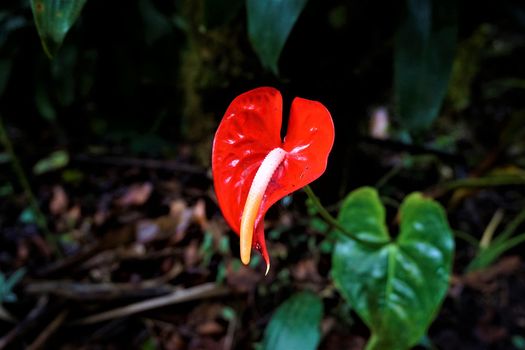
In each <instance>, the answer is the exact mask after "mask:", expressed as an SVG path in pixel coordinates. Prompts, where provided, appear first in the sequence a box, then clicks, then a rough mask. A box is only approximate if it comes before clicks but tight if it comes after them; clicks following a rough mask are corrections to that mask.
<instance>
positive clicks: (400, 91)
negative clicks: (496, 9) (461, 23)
mask: <svg viewBox="0 0 525 350" xmlns="http://www.w3.org/2000/svg"><path fill="white" fill-rule="evenodd" d="M456 36H457V2H456V1H454V0H406V16H405V19H404V20H403V21H402V23H401V26H400V28H399V30H398V33H397V36H396V48H395V57H394V85H395V94H396V101H397V107H398V113H399V118H400V119H401V121H402V123H403V125H404V126H405V127H406V128H408V129H410V130H419V129H423V128H426V127H428V126H429V125H430V123H432V121H433V120H434V119H435V118H436V117H437V115H438V113H439V109H440V107H441V103H442V102H443V99H444V98H445V94H446V92H447V86H448V81H449V78H450V73H451V71H452V63H453V60H454V54H455V48H456Z"/></svg>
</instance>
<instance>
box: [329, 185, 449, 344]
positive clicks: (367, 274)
mask: <svg viewBox="0 0 525 350" xmlns="http://www.w3.org/2000/svg"><path fill="white" fill-rule="evenodd" d="M399 213H400V220H401V225H400V233H399V235H398V236H397V238H391V237H390V235H389V233H388V231H387V228H386V225H385V209H384V207H383V205H382V204H381V202H380V200H379V197H378V195H377V192H376V191H375V190H374V189H372V188H362V189H358V190H356V191H354V192H352V193H350V195H349V196H348V197H347V198H346V199H345V201H344V203H343V206H342V208H341V211H340V213H339V217H338V220H339V221H340V223H341V225H343V226H344V227H346V228H347V229H348V231H349V232H352V233H354V234H356V235H358V236H359V238H361V241H359V242H358V241H356V240H354V239H352V238H350V237H348V236H346V235H344V234H342V233H340V234H339V237H338V241H337V243H336V247H335V251H334V254H333V261H332V276H333V278H334V281H335V284H336V286H337V288H338V289H339V291H340V292H341V294H342V295H343V297H344V298H345V299H346V300H347V301H348V302H349V303H350V304H351V306H352V307H353V308H354V310H355V311H356V312H357V313H358V314H359V316H360V317H361V318H362V320H363V321H364V322H365V323H366V324H367V325H368V327H369V328H370V330H371V332H372V336H371V339H370V341H369V343H368V346H367V349H368V350H371V349H374V350H375V349H389V350H402V349H408V348H409V347H410V346H413V345H414V344H416V343H417V342H418V340H420V339H421V337H422V336H423V335H424V334H425V331H426V329H427V328H428V326H429V325H430V323H431V321H432V320H433V318H434V317H435V315H436V312H437V310H438V308H439V306H440V304H441V302H442V300H443V298H444V297H445V293H446V291H447V288H448V282H449V277H450V271H451V267H452V253H453V250H454V240H453V235H452V231H451V230H450V228H449V226H448V223H447V219H446V217H445V214H444V211H443V209H442V208H441V206H440V205H439V204H438V203H437V202H435V201H433V200H431V199H426V198H423V197H422V195H421V194H419V193H413V194H411V195H409V196H408V197H407V198H406V199H405V201H404V202H403V204H402V205H401V209H400V212H399ZM368 242H370V243H368Z"/></svg>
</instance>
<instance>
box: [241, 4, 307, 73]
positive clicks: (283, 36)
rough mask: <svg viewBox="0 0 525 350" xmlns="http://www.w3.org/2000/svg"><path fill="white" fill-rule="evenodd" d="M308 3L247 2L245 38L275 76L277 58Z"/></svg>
mask: <svg viewBox="0 0 525 350" xmlns="http://www.w3.org/2000/svg"><path fill="white" fill-rule="evenodd" d="M307 1H308V0H266V1H261V0H246V10H247V15H248V36H249V37H250V41H251V43H252V46H253V48H254V50H255V52H256V53H257V55H258V56H259V60H260V61H261V63H262V65H263V66H264V67H265V68H267V69H270V70H271V71H272V72H273V73H274V74H275V75H278V74H279V69H278V67H277V65H278V62H279V56H280V55H281V51H282V50H283V48H284V44H285V43H286V40H287V39H288V36H289V35H290V32H291V31H292V28H293V26H294V24H295V22H296V21H297V18H299V15H300V14H301V11H302V10H303V9H304V7H305V5H306V2H307Z"/></svg>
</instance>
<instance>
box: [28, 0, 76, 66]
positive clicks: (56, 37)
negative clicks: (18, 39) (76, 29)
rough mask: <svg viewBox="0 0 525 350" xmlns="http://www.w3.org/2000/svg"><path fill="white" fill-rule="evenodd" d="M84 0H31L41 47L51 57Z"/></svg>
mask: <svg viewBox="0 0 525 350" xmlns="http://www.w3.org/2000/svg"><path fill="white" fill-rule="evenodd" d="M85 3H86V0H67V1H66V0H31V8H32V10H33V16H34V19H35V24H36V28H37V30H38V35H40V40H41V41H42V47H43V48H44V51H45V52H46V54H47V55H48V56H49V57H50V58H52V57H53V56H54V55H55V54H56V53H57V52H58V49H59V48H60V46H61V45H62V41H64V38H65V36H66V34H67V32H68V31H69V29H70V28H71V26H72V25H73V24H74V23H75V21H76V19H77V18H78V16H79V15H80V11H81V10H82V7H83V6H84V4H85Z"/></svg>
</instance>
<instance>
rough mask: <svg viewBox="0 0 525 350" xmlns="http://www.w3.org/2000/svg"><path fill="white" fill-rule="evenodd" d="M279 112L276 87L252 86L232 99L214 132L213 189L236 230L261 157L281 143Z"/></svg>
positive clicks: (279, 99)
mask: <svg viewBox="0 0 525 350" xmlns="http://www.w3.org/2000/svg"><path fill="white" fill-rule="evenodd" d="M281 113H282V97H281V94H280V93H279V91H277V90H276V89H273V88H269V87H262V88H258V89H254V90H251V91H248V92H246V93H244V94H242V95H239V96H238V97H237V98H235V99H234V100H233V102H232V103H231V104H230V106H229V107H228V109H227V110H226V113H225V114H224V117H223V119H222V121H221V123H220V125H219V128H218V129H217V132H216V133H215V139H214V141H213V151H212V171H213V180H214V186H215V193H216V194H217V200H218V202H219V206H220V208H221V210H222V213H223V215H224V217H225V219H226V221H227V222H228V224H229V225H230V226H231V227H232V229H233V230H234V231H235V232H236V233H237V234H239V228H240V221H241V215H242V211H243V209H244V203H245V201H246V196H247V195H248V192H249V190H250V185H251V183H252V180H253V178H254V176H255V173H256V172H257V169H258V168H259V166H260V164H261V163H262V161H263V160H264V157H266V155H267V154H268V153H269V152H270V151H271V150H272V149H274V148H276V147H279V146H280V145H281V137H280V131H281V123H282V117H281ZM255 243H256V241H255V240H254V244H255Z"/></svg>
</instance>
